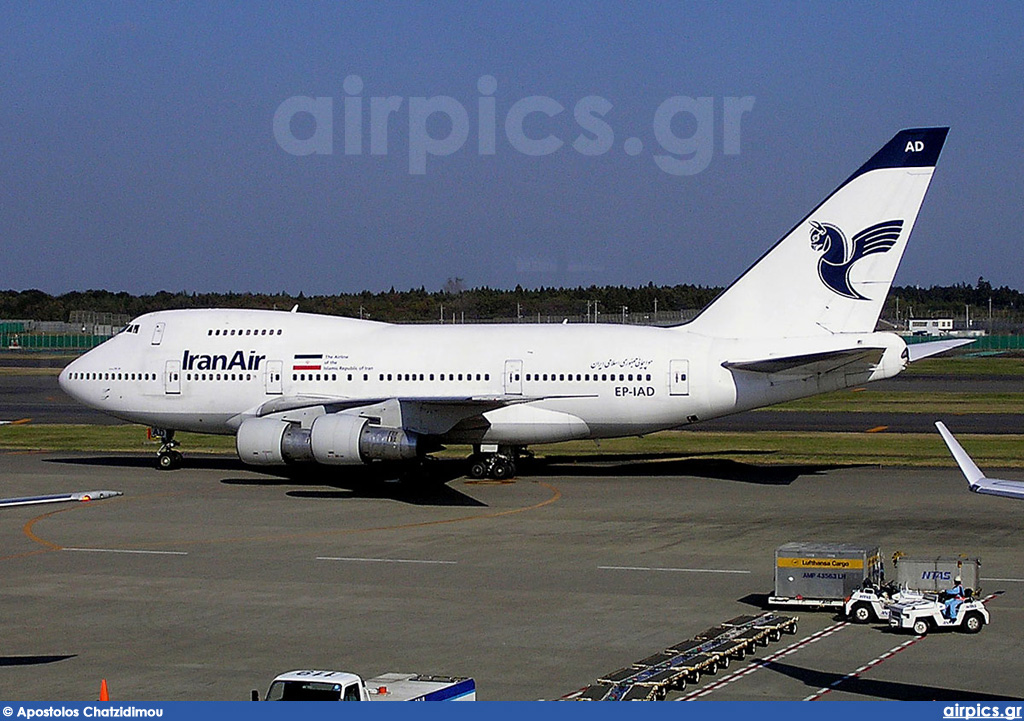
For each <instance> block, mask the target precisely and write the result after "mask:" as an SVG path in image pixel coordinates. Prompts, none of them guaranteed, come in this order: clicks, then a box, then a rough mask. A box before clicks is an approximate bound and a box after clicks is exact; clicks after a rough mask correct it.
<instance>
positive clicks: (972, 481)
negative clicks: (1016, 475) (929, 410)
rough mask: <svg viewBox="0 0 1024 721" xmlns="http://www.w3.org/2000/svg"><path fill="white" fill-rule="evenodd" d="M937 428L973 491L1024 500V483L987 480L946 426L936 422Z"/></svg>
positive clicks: (994, 479) (997, 479) (996, 479)
mask: <svg viewBox="0 0 1024 721" xmlns="http://www.w3.org/2000/svg"><path fill="white" fill-rule="evenodd" d="M935 427H936V428H938V429H939V435H941V436H942V440H944V441H945V442H946V446H947V447H948V448H949V452H950V453H952V454H953V458H954V459H955V460H956V464H957V465H958V466H960V471H961V472H962V473H963V474H964V476H965V477H966V478H967V484H968V485H969V486H970V489H971V490H972V491H974V492H975V493H985V494H988V495H990V496H1003V497H1005V498H1021V499H1024V481H1004V480H1002V479H999V478H986V477H985V474H984V473H982V472H981V469H980V468H978V466H977V465H975V463H974V461H973V460H972V459H971V457H970V456H969V455H967V451H965V450H964V449H963V446H961V445H960V443H959V442H958V441H957V440H956V438H954V437H953V434H952V433H950V432H949V429H948V428H946V426H945V424H944V423H943V422H942V421H936V422H935Z"/></svg>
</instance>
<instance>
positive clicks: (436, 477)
mask: <svg viewBox="0 0 1024 721" xmlns="http://www.w3.org/2000/svg"><path fill="white" fill-rule="evenodd" d="M45 462H46V463H62V464H71V465H81V466H97V467H105V468H149V469H154V470H155V469H156V461H155V458H154V457H151V456H135V455H124V456H121V455H118V456H92V457H87V458H79V457H75V458H48V459H45ZM190 468H191V469H200V470H212V471H225V472H229V471H247V472H249V473H253V474H258V475H254V476H253V477H249V478H224V479H222V480H221V483H224V484H227V485H235V486H281V485H289V486H294V485H308V486H327V487H328V488H331V489H334V490H293V491H289V492H288V493H287V494H286V495H288V496H290V497H292V498H311V499H323V500H345V499H353V498H366V499H382V500H393V501H399V502H402V503H409V504H412V505H417V506H464V507H486V505H487V504H485V503H482V502H481V501H478V500H476V499H475V498H473V497H471V496H468V495H466V494H464V493H461V492H459V491H457V490H455V489H453V488H451V487H449V486H447V485H446V484H447V483H448V482H449V481H451V480H454V479H456V478H460V477H461V476H463V475H465V471H466V464H465V462H464V461H461V460H439V459H432V460H430V461H429V462H428V463H426V464H424V466H423V467H422V468H419V469H417V470H416V471H414V472H409V471H407V470H405V471H404V470H403V469H402V468H401V467H399V466H393V465H388V464H374V465H370V466H349V467H345V468H329V467H324V466H310V467H294V468H289V467H285V468H253V467H252V466H247V465H245V464H244V463H242V462H241V461H240V460H238V459H237V458H230V457H223V456H193V455H188V456H186V457H185V465H184V468H183V469H182V470H186V471H187V470H188V469H190ZM160 473H161V474H167V475H166V478H168V479H173V478H174V474H175V471H161V472H160Z"/></svg>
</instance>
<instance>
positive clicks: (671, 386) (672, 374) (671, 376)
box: [668, 360, 690, 396]
mask: <svg viewBox="0 0 1024 721" xmlns="http://www.w3.org/2000/svg"><path fill="white" fill-rule="evenodd" d="M668 394H669V395H670V396H688V395H690V361H688V360H673V361H669V364H668Z"/></svg>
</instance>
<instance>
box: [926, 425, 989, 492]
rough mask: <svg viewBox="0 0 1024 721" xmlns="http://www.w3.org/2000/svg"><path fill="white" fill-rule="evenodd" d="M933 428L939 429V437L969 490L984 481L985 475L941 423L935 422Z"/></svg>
mask: <svg viewBox="0 0 1024 721" xmlns="http://www.w3.org/2000/svg"><path fill="white" fill-rule="evenodd" d="M935 427H936V428H938V429H939V435H940V436H942V440H944V441H945V442H946V447H947V448H949V452H950V453H952V454H953V458H954V460H956V464H957V465H958V466H960V470H961V471H962V472H963V474H964V476H965V477H966V478H967V483H968V484H969V485H970V486H971V490H974V487H975V486H977V485H978V481H981V480H984V478H985V474H984V473H982V472H981V469H980V468H978V466H977V465H975V463H974V461H973V460H971V457H970V456H969V455H967V451H965V450H964V449H963V446H961V445H960V443H958V442H957V440H956V438H954V437H953V434H952V433H950V432H949V429H948V428H946V425H945V424H944V423H943V422H942V421H935Z"/></svg>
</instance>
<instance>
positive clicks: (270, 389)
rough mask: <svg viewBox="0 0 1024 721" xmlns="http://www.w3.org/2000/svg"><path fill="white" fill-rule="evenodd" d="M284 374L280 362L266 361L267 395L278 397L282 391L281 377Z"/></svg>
mask: <svg viewBox="0 0 1024 721" xmlns="http://www.w3.org/2000/svg"><path fill="white" fill-rule="evenodd" d="M283 373H284V364H283V362H282V361H279V360H276V361H267V374H266V383H267V395H269V396H279V395H281V394H282V393H283V392H284V391H283V389H282V387H281V375H282V374H283Z"/></svg>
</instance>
